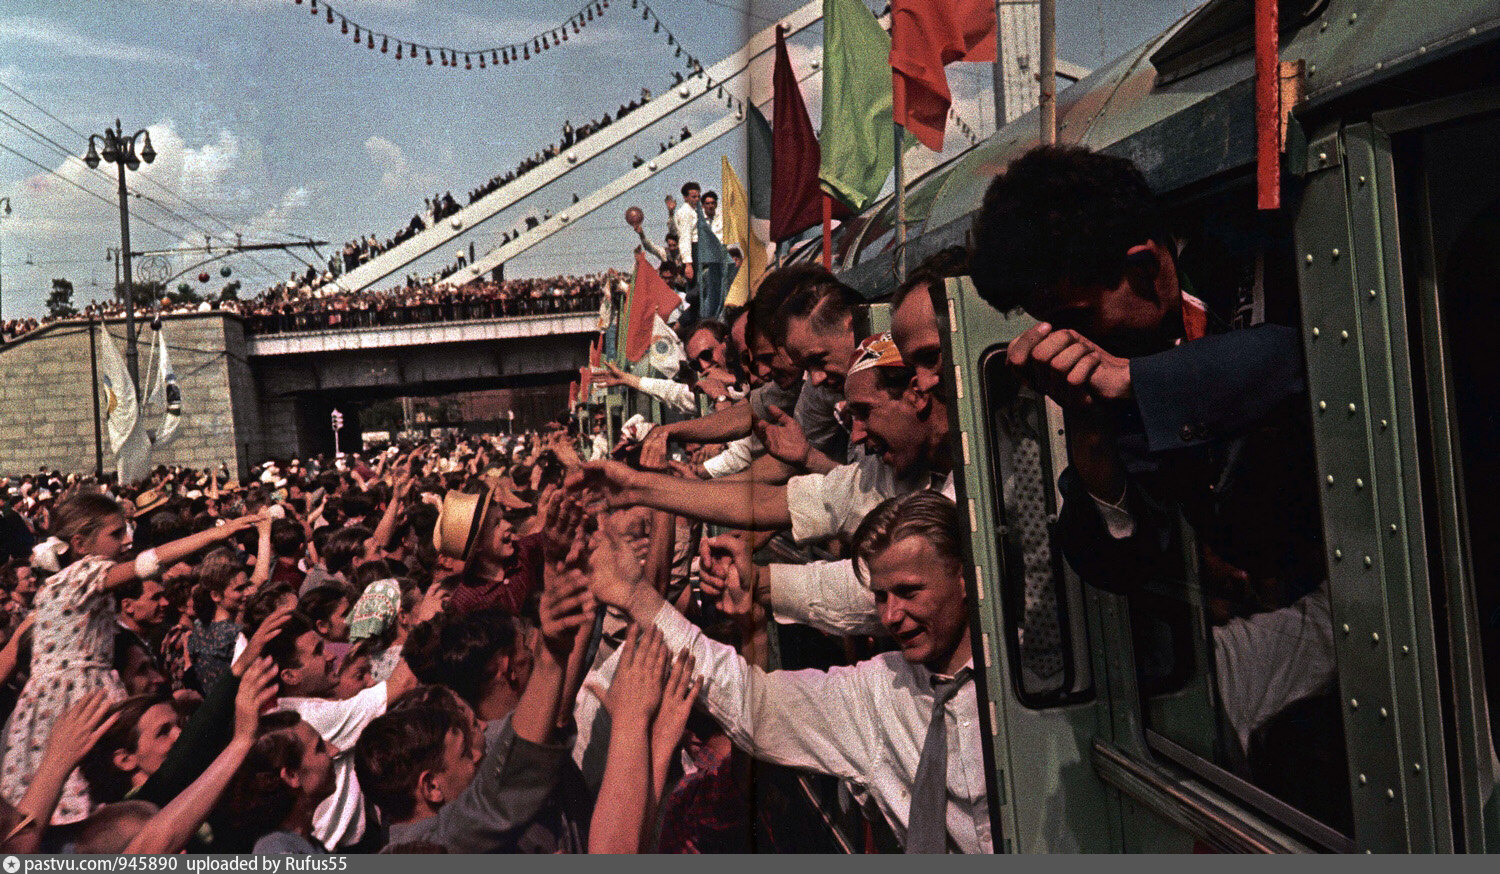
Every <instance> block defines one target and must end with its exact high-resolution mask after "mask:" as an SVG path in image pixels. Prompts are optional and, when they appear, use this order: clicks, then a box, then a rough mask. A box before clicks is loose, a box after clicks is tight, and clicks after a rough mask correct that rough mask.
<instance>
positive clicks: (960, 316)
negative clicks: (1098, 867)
mask: <svg viewBox="0 0 1500 874" xmlns="http://www.w3.org/2000/svg"><path fill="white" fill-rule="evenodd" d="M946 291H947V299H948V304H949V305H948V307H946V308H944V307H938V311H939V320H940V321H941V322H943V323H944V331H943V333H944V334H945V336H946V340H947V348H946V350H945V354H946V355H947V356H948V358H947V360H948V361H950V362H953V367H952V368H951V373H952V378H953V386H952V387H951V395H950V396H951V397H953V398H954V399H955V401H954V403H952V404H951V405H950V406H951V410H952V417H953V419H954V422H953V424H954V428H953V433H954V434H956V435H957V440H958V441H959V445H958V448H957V450H956V451H955V453H954V455H955V457H956V458H957V459H958V464H957V467H956V472H955V478H956V487H957V493H958V498H959V507H960V511H961V512H962V513H963V514H964V515H965V516H966V518H967V520H968V532H967V536H968V538H969V554H970V557H971V560H972V561H971V566H970V571H971V579H970V585H971V590H970V591H971V598H972V603H973V604H974V605H975V608H976V609H975V630H974V639H975V640H977V641H979V643H980V646H979V647H977V655H978V656H979V657H978V658H977V659H976V662H980V661H982V663H983V672H984V682H983V683H982V684H981V686H980V688H981V692H982V693H983V695H984V697H983V698H982V699H981V700H982V707H981V717H982V720H983V721H984V722H985V723H986V725H985V728H986V731H987V739H988V741H989V743H988V745H987V749H986V753H987V761H986V767H987V768H988V770H989V773H990V777H991V785H990V799H991V807H992V810H993V811H994V812H995V814H996V816H997V822H996V826H997V827H996V830H995V847H996V850H997V851H1005V852H1119V851H1120V850H1122V849H1125V848H1126V845H1125V844H1124V843H1123V841H1122V837H1121V833H1120V828H1119V817H1118V814H1117V811H1116V808H1115V805H1114V802H1113V801H1112V799H1111V798H1110V797H1109V796H1108V793H1107V791H1106V789H1105V787H1104V786H1103V785H1102V784H1101V783H1100V782H1099V781H1098V779H1097V778H1096V777H1095V775H1094V769H1093V765H1092V764H1091V758H1092V755H1093V744H1094V741H1095V739H1096V738H1097V737H1098V736H1100V735H1101V733H1102V734H1104V735H1106V736H1107V735H1108V734H1109V733H1110V732H1109V729H1108V727H1107V726H1102V725H1101V724H1100V721H1099V711H1098V709H1097V708H1096V697H1097V695H1098V694H1099V687H1098V684H1097V683H1096V682H1095V679H1094V673H1095V670H1096V663H1097V660H1091V655H1090V653H1091V650H1090V647H1089V642H1088V641H1089V631H1088V628H1087V619H1086V616H1085V609H1084V605H1083V594H1082V589H1081V587H1080V586H1079V584H1078V581H1077V578H1076V577H1075V576H1073V574H1072V573H1071V571H1069V570H1068V568H1067V566H1066V565H1065V564H1064V562H1063V561H1062V557H1061V555H1059V554H1057V553H1055V552H1054V551H1053V550H1052V549H1051V548H1050V544H1049V543H1048V525H1049V519H1050V518H1052V517H1053V516H1054V515H1055V513H1056V511H1057V506H1058V499H1057V494H1056V490H1055V488H1054V485H1053V484H1054V483H1055V481H1056V472H1057V471H1058V470H1059V469H1060V467H1059V462H1060V456H1059V446H1060V445H1061V444H1060V443H1059V442H1058V441H1057V440H1056V439H1055V435H1057V434H1058V433H1059V428H1060V423H1061V417H1060V413H1059V411H1058V410H1057V407H1056V405H1054V404H1051V403H1050V402H1048V401H1046V399H1045V398H1042V397H1040V396H1038V395H1036V394H1035V393H1033V392H1030V391H1029V390H1025V389H1023V388H1022V387H1021V386H1020V385H1019V384H1018V383H1017V382H1016V381H1015V380H1014V378H1013V377H1012V376H1011V374H1010V373H1009V372H1008V370H1007V369H1006V368H1005V366H1004V355H1005V345H1006V342H1007V341H1008V340H1010V339H1013V338H1014V337H1016V336H1018V335H1020V334H1021V333H1022V332H1023V331H1025V330H1026V329H1027V328H1029V327H1030V326H1031V325H1032V324H1034V323H1033V322H1032V321H1031V320H1030V319H1029V318H1027V317H1025V316H1018V317H1011V318H1007V317H1004V316H1001V315H999V314H997V313H996V312H995V311H994V310H993V309H991V308H990V307H989V306H988V305H986V304H985V303H984V302H983V301H982V300H980V299H979V297H978V296H977V295H976V294H975V293H974V289H973V285H972V283H970V282H969V281H968V280H967V279H962V280H951V281H950V282H949V283H948V288H947V289H946ZM945 309H946V312H945V311H944V310H945ZM1182 848H1186V847H1185V846H1184V847H1182Z"/></svg>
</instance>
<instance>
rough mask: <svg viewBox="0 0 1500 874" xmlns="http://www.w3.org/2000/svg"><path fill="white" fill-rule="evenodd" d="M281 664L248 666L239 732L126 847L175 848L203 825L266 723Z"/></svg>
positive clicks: (238, 709) (237, 716)
mask: <svg viewBox="0 0 1500 874" xmlns="http://www.w3.org/2000/svg"><path fill="white" fill-rule="evenodd" d="M275 678H276V665H275V663H274V662H273V661H272V660H271V658H270V657H269V656H268V657H266V658H263V659H261V660H259V661H257V662H256V663H255V664H253V665H251V666H250V669H249V670H247V671H246V672H245V679H244V680H243V681H242V682H241V683H240V689H239V693H238V694H236V695H235V698H234V736H233V737H232V738H231V739H230V741H229V743H228V745H226V746H225V747H224V751H223V752H221V753H219V755H218V756H217V757H216V758H215V759H214V760H213V762H212V763H211V764H210V765H209V766H208V767H207V768H206V769H204V771H203V773H202V774H201V775H200V776H199V777H198V779H196V780H194V781H193V783H192V785H191V786H188V788H187V789H185V790H183V791H182V793H181V794H179V795H178V796H177V797H176V798H173V799H172V800H171V801H170V802H169V803H168V804H167V806H166V807H163V808H162V809H161V810H160V811H159V812H158V813H157V814H156V815H155V816H153V817H151V819H150V820H149V821H148V822H147V823H146V826H145V828H143V829H142V830H141V831H140V833H139V834H137V835H136V836H135V837H134V838H133V839H132V840H131V841H130V843H129V844H128V845H127V846H126V847H125V852H127V853H175V852H177V851H179V850H181V849H182V847H183V845H184V844H186V843H187V841H188V838H190V837H192V835H193V833H194V832H196V831H197V830H198V827H199V826H201V825H203V821H204V820H205V819H207V818H208V814H209V813H210V812H211V811H212V810H213V808H214V805H215V804H217V803H218V802H219V797H220V796H222V795H223V794H224V790H225V789H226V788H228V786H229V781H230V780H232V779H233V778H234V772H235V771H237V770H239V767H240V765H241V764H242V763H243V762H244V761H245V757H246V756H248V755H249V754H250V748H251V747H252V746H254V745H255V733H256V730H257V728H258V727H259V725H260V713H261V711H262V710H264V709H265V708H266V707H267V706H269V705H270V703H271V701H272V700H274V699H275V698H276V682H275Z"/></svg>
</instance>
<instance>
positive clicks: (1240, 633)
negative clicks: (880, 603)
mask: <svg viewBox="0 0 1500 874" xmlns="http://www.w3.org/2000/svg"><path fill="white" fill-rule="evenodd" d="M1253 202H1254V201H1253V193H1252V191H1251V190H1250V189H1249V186H1248V182H1247V181H1245V180H1237V181H1235V182H1233V183H1230V184H1226V185H1225V186H1222V187H1220V188H1218V189H1216V190H1214V191H1210V192H1207V193H1199V194H1198V195H1196V196H1195V198H1194V199H1193V200H1192V201H1191V202H1184V203H1179V204H1174V208H1173V216H1172V218H1173V224H1174V227H1176V228H1177V229H1178V231H1179V232H1180V238H1179V255H1178V259H1177V262H1178V272H1179V274H1180V275H1181V276H1182V277H1183V284H1184V287H1185V290H1187V291H1190V292H1193V293H1195V294H1197V295H1198V296H1200V297H1204V298H1208V299H1210V304H1211V306H1210V309H1211V310H1212V311H1213V312H1215V313H1216V314H1227V316H1226V320H1232V321H1233V322H1236V323H1240V324H1236V325H1233V326H1232V327H1237V328H1238V327H1243V328H1246V329H1250V330H1255V329H1256V326H1257V325H1260V323H1262V322H1270V323H1272V324H1273V325H1281V326H1284V327H1282V328H1280V329H1274V328H1272V329H1270V330H1273V331H1274V330H1279V331H1280V333H1279V334H1278V336H1280V337H1282V338H1285V342H1287V343H1289V344H1290V345H1291V346H1292V347H1293V348H1294V347H1295V338H1296V331H1295V328H1294V327H1292V326H1295V325H1297V324H1298V323H1299V309H1298V293H1299V284H1300V283H1301V281H1302V278H1301V277H1299V276H1298V275H1297V270H1296V267H1295V266H1294V264H1295V254H1294V251H1293V250H1294V246H1293V231H1292V226H1291V223H1290V221H1288V220H1285V219H1281V220H1276V221H1272V222H1266V221H1264V220H1262V219H1261V218H1260V217H1258V216H1257V215H1256V214H1255V213H1254V211H1253V209H1251V208H1250V205H1251V204H1253ZM948 297H949V308H948V312H947V313H946V315H947V316H948V330H947V332H946V333H947V334H948V339H949V343H950V352H951V355H952V358H951V359H950V360H951V361H952V363H953V374H952V375H953V379H954V382H955V386H954V392H955V395H956V397H957V398H958V401H957V403H956V404H955V405H954V407H955V419H956V422H955V424H956V428H955V431H956V433H957V434H958V439H959V441H960V446H959V450H958V451H957V452H956V453H955V454H956V455H957V456H958V457H959V458H960V462H959V469H960V470H961V472H962V476H961V477H960V478H959V480H958V483H959V488H960V499H961V500H960V505H961V509H962V510H963V511H965V512H966V513H967V514H968V518H969V522H970V526H969V527H970V532H969V535H970V538H971V543H970V548H971V553H970V554H971V558H972V560H973V564H974V590H975V603H976V606H978V607H979V610H978V614H979V616H978V619H977V622H978V629H977V635H976V636H977V637H978V638H979V639H980V640H981V642H982V644H983V645H982V647H981V652H982V655H983V660H984V663H985V666H986V690H987V692H988V693H989V696H990V697H989V702H990V703H989V707H988V710H987V715H988V716H989V718H990V722H991V725H990V726H989V728H990V730H991V734H992V737H993V739H994V749H993V754H994V758H995V762H994V771H995V773H996V782H997V790H996V792H995V797H996V798H997V799H999V803H1000V805H1001V810H1000V812H999V816H1000V824H1001V831H1002V833H1003V835H1004V837H1005V838H1006V839H1008V840H1009V841H1010V842H1011V843H1009V844H1007V846H1011V847H1012V848H1014V849H1021V850H1025V849H1059V850H1061V849H1111V850H1124V851H1156V852H1161V851H1188V850H1192V849H1199V848H1202V849H1216V850H1229V851H1260V852H1274V851H1302V850H1333V851H1341V850H1350V849H1354V848H1355V846H1356V843H1355V839H1354V834H1355V829H1354V822H1353V820H1354V809H1353V806H1354V799H1353V798H1352V797H1351V791H1350V788H1349V787H1350V782H1351V777H1350V776H1349V774H1348V772H1347V770H1346V767H1347V758H1348V757H1347V755H1346V732H1345V726H1344V719H1343V710H1342V705H1341V700H1342V699H1341V694H1342V693H1341V691H1340V670H1341V669H1342V667H1343V664H1342V658H1340V659H1338V660H1336V659H1335V658H1334V652H1333V649H1334V638H1335V637H1336V636H1337V634H1336V631H1335V627H1334V618H1333V614H1331V613H1330V607H1329V605H1330V596H1329V594H1328V591H1329V586H1328V584H1327V583H1325V582H1324V581H1325V580H1327V579H1328V572H1327V569H1326V567H1325V562H1324V556H1323V546H1322V540H1321V538H1320V536H1319V535H1320V532H1321V530H1322V525H1321V520H1320V517H1319V511H1320V499H1321V497H1322V495H1321V494H1320V490H1319V489H1318V487H1317V486H1316V485H1315V480H1314V477H1315V475H1316V474H1315V472H1314V459H1313V456H1312V452H1311V449H1310V447H1309V445H1308V443H1309V440H1308V429H1309V428H1310V424H1309V421H1308V420H1309V416H1310V411H1309V410H1308V408H1307V401H1306V398H1305V396H1304V395H1303V394H1301V393H1300V392H1299V391H1297V390H1296V388H1295V387H1287V388H1285V389H1280V397H1281V398H1282V399H1281V400H1279V401H1277V402H1276V408H1277V411H1278V414H1277V416H1275V417H1273V420H1272V421H1270V422H1269V423H1268V424H1265V425H1261V424H1257V426H1256V427H1255V428H1253V429H1251V430H1250V432H1249V433H1248V434H1246V435H1244V436H1236V437H1235V438H1234V439H1233V440H1226V441H1220V443H1221V444H1222V445H1219V444H1215V448H1214V449H1213V450H1212V453H1213V454H1214V455H1213V457H1212V458H1211V459H1210V458H1205V457H1203V456H1206V455H1209V454H1210V453H1208V452H1202V453H1197V454H1193V453H1192V451H1191V450H1189V449H1185V450H1184V451H1185V452H1187V453H1188V454H1175V455H1168V456H1160V457H1167V458H1169V459H1170V461H1169V462H1167V463H1169V464H1171V465H1201V467H1202V469H1201V470H1199V469H1193V468H1190V470H1192V471H1193V473H1191V474H1189V475H1188V476H1186V477H1184V479H1187V480H1190V481H1191V482H1192V483H1193V484H1194V485H1195V487H1196V486H1197V485H1201V486H1203V487H1204V489H1206V491H1207V492H1216V497H1214V498H1211V499H1203V500H1201V502H1200V503H1201V504H1202V505H1201V506H1198V507H1196V510H1197V512H1196V514H1195V515H1192V519H1193V524H1191V525H1189V524H1188V523H1187V522H1186V521H1185V520H1179V522H1178V523H1177V524H1176V525H1175V527H1174V526H1173V525H1171V524H1170V521H1168V523H1167V528H1168V531H1167V532H1165V533H1164V537H1166V538H1167V539H1168V540H1169V541H1170V543H1169V544H1168V545H1167V546H1166V550H1165V558H1164V559H1160V560H1154V561H1153V563H1152V564H1151V566H1150V567H1149V569H1146V568H1144V566H1143V567H1142V568H1134V569H1132V570H1130V571H1123V570H1121V571H1116V570H1114V569H1113V568H1104V569H1103V573H1102V574H1100V576H1101V579H1100V580H1098V582H1099V584H1100V585H1099V586H1097V587H1096V586H1095V585H1080V582H1079V580H1078V578H1077V577H1076V576H1075V575H1074V571H1073V569H1072V567H1070V565H1069V564H1068V563H1067V562H1064V561H1063V560H1062V555H1061V550H1062V544H1061V543H1059V542H1057V541H1056V538H1055V537H1054V536H1053V535H1054V533H1055V531H1056V529H1055V523H1056V520H1057V518H1058V516H1057V514H1058V510H1059V506H1060V499H1059V493H1058V489H1057V486H1056V483H1057V481H1058V475H1059V473H1060V472H1061V471H1062V470H1063V468H1065V467H1066V465H1067V453H1066V434H1065V430H1064V423H1063V417H1062V415H1061V412H1060V410H1059V409H1058V408H1057V407H1056V406H1055V405H1053V404H1052V403H1051V402H1050V401H1046V400H1045V399H1043V398H1040V397H1037V396H1035V395H1034V394H1032V393H1031V392H1030V391H1029V390H1028V389H1026V388H1024V387H1022V386H1020V385H1019V384H1017V382H1016V381H1015V379H1014V377H1013V376H1012V375H1011V374H1010V373H1009V372H1008V369H1007V368H1006V366H1005V365H1004V361H1003V356H1004V349H1005V346H1006V343H1007V341H1009V340H1010V339H1012V338H1014V337H1016V336H1018V335H1019V334H1020V333H1021V332H1022V331H1024V330H1025V329H1026V328H1028V327H1030V325H1031V324H1032V323H1031V321H1030V320H1029V319H1027V318H1025V317H1012V318H1006V317H1002V316H1000V315H998V314H996V313H995V312H994V311H993V310H992V309H990V308H989V307H988V306H987V305H986V304H985V303H984V302H983V301H981V300H979V298H978V297H977V295H976V294H975V293H974V291H973V289H972V286H971V284H970V283H968V282H967V281H962V282H955V283H951V284H950V286H949V288H948ZM1222 327H1231V326H1227V325H1226V326H1222ZM1259 336H1261V337H1264V336H1265V334H1264V333H1262V334H1260V335H1259ZM1198 348H1203V347H1198ZM1277 348H1280V347H1277ZM1231 364H1232V362H1231ZM1209 369H1212V368H1209ZM1231 369H1232V368H1231ZM1291 370H1293V371H1295V370H1297V368H1295V367H1293V368H1291ZM1287 381H1288V382H1289V383H1290V382H1294V381H1295V380H1291V379H1289V380H1287ZM1203 428H1204V426H1201V425H1200V426H1198V427H1197V429H1196V430H1199V431H1201V430H1203ZM1197 439H1198V438H1197V437H1194V436H1191V435H1185V436H1183V437H1182V440H1184V441H1190V442H1191V441H1196V440H1197ZM1210 469H1212V470H1215V471H1218V473H1215V476H1218V477H1219V479H1218V481H1214V479H1213V478H1211V477H1210V478H1207V479H1204V478H1202V477H1200V476H1197V474H1199V473H1202V472H1203V471H1206V470H1210ZM1204 489H1198V491H1199V493H1200V494H1201V493H1203V492H1204ZM1216 490H1217V491H1216ZM1200 534H1202V535H1203V536H1202V537H1200V536H1199V535H1200ZM1340 555H1342V552H1341V553H1340ZM1094 573H1099V569H1097V568H1096V569H1094ZM1111 575H1115V576H1118V577H1119V579H1110V580H1105V579H1103V577H1109V576H1111ZM1114 583H1119V584H1120V585H1112V584H1114ZM1111 591H1120V592H1122V594H1111Z"/></svg>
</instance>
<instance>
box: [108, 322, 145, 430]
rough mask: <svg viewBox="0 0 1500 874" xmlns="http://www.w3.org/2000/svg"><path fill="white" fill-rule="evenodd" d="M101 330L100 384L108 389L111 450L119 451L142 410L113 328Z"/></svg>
mask: <svg viewBox="0 0 1500 874" xmlns="http://www.w3.org/2000/svg"><path fill="white" fill-rule="evenodd" d="M101 327H102V328H103V329H102V330H101V331H100V332H99V333H100V334H101V335H102V336H101V337H100V342H99V351H100V356H99V357H100V361H99V382H100V384H101V387H102V388H103V389H104V421H105V423H106V424H107V425H108V426H109V448H110V451H111V452H119V451H120V447H122V446H124V445H125V441H126V440H127V439H129V437H130V434H131V432H132V431H134V430H135V425H136V420H137V419H139V418H140V407H139V406H138V405H137V403H136V398H135V383H134V382H132V381H131V379H130V371H129V370H127V369H126V368H125V357H124V356H123V355H121V354H120V348H119V347H118V346H116V345H115V338H114V337H112V336H110V333H109V329H108V328H107V327H103V326H101Z"/></svg>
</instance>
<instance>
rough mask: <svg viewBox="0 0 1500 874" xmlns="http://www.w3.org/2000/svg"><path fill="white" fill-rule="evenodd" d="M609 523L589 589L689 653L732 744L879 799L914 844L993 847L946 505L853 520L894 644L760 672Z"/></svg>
mask: <svg viewBox="0 0 1500 874" xmlns="http://www.w3.org/2000/svg"><path fill="white" fill-rule="evenodd" d="M616 527H618V526H617V525H616V524H614V520H607V521H606V523H605V533H604V534H603V535H601V537H600V538H599V539H598V540H597V541H596V543H597V549H596V551H595V553H594V558H593V568H594V573H593V577H592V579H591V581H590V586H591V587H592V588H593V591H594V594H595V597H597V598H598V599H599V600H601V601H603V602H605V603H607V604H611V605H614V606H616V607H619V608H620V609H623V610H625V611H626V612H627V613H629V614H630V616H631V618H632V619H634V620H635V621H636V622H639V623H642V624H646V623H651V624H654V625H656V627H657V628H658V629H660V630H661V632H662V634H663V635H664V636H665V638H666V641H667V643H668V645H669V646H670V647H671V648H672V649H674V650H682V649H687V650H689V651H691V652H692V654H693V656H694V658H695V660H696V667H695V669H694V670H695V673H697V674H698V675H699V676H701V677H703V678H704V687H703V688H704V691H703V698H702V701H703V703H704V704H705V705H706V706H707V708H708V710H709V712H710V713H711V714H712V715H713V716H714V718H715V719H717V720H718V721H719V722H720V724H722V725H723V726H724V729H725V731H726V732H727V733H728V734H729V736H730V738H731V739H732V740H733V741H734V742H735V743H736V744H737V745H738V746H740V747H742V748H744V749H745V750H747V751H748V752H750V753H751V754H752V755H754V756H756V757H757V758H760V759H764V760H766V761H770V762H775V763H778V764H783V765H788V766H791V767H796V768H805V769H808V770H813V771H817V772H819V773H823V774H829V775H831V776H834V777H838V778H840V779H841V780H843V781H845V782H846V783H848V784H849V785H851V786H852V787H854V788H855V791H856V793H857V794H858V795H859V796H861V798H862V800H868V801H870V802H873V803H874V805H875V806H876V807H878V808H879V809H880V811H881V812H882V814H884V816H885V817H886V819H887V821H888V822H889V823H890V825H891V827H892V829H893V830H894V831H895V833H896V835H897V837H898V838H900V839H902V840H903V842H905V843H906V845H907V850H908V852H942V851H943V850H944V849H945V848H946V849H950V850H958V851H961V852H968V853H982V852H992V851H993V849H994V846H993V838H992V836H991V826H990V821H989V809H988V805H987V797H986V795H987V789H986V783H985V770H984V757H983V753H982V733H981V731H980V725H979V709H978V703H977V699H976V697H975V689H974V681H973V655H972V652H971V648H970V639H969V612H968V603H967V596H966V593H965V589H964V582H963V570H962V568H963V564H962V557H961V549H962V547H961V545H960V538H959V520H958V510H957V508H956V507H955V506H954V504H953V502H952V501H949V500H948V499H947V498H944V497H943V496H941V495H939V494H937V493H936V492H932V491H927V490H923V491H920V492H916V493H913V494H909V495H906V496H904V497H901V498H893V499H891V500H889V501H886V502H885V503H883V504H881V505H880V506H879V507H877V508H875V509H874V510H873V511H871V513H870V514H869V516H868V517H867V518H866V519H865V520H864V522H862V523H861V525H860V527H859V530H858V531H857V533H856V535H855V554H856V555H857V556H858V557H859V560H860V561H861V563H862V566H863V567H865V568H867V569H868V578H869V585H870V587H871V588H872V589H873V590H874V592H875V598H876V601H877V603H878V605H879V611H880V619H881V623H882V624H883V625H884V626H885V628H886V630H887V631H888V632H889V633H890V634H891V636H892V637H893V638H894V639H895V640H896V642H897V644H898V646H899V647H900V650H899V652H890V653H885V654H883V655H880V656H877V657H875V658H873V659H870V660H868V661H864V662H860V663H859V664H856V665H853V666H849V667H839V668H834V669H833V670H831V671H828V672H823V671H815V670H806V671H773V672H770V673H767V672H765V671H762V670H760V669H759V668H756V667H753V666H752V665H750V664H749V663H748V662H746V661H745V659H744V658H742V657H741V656H740V655H739V654H738V653H737V652H736V651H735V650H734V648H733V647H731V646H728V645H726V644H722V643H718V642H716V641H713V640H711V639H709V638H708V637H706V636H704V635H703V633H702V632H701V631H700V630H699V629H698V628H697V627H696V626H694V625H693V624H692V623H691V622H689V621H688V620H687V619H686V618H685V617H684V616H683V615H682V614H681V613H679V612H677V610H676V609H675V608H674V607H672V606H671V605H669V604H667V603H666V602H665V601H664V600H663V599H662V597H661V595H659V594H658V593H657V592H656V590H655V589H654V588H652V586H651V585H650V583H649V582H648V581H646V580H644V579H643V577H642V574H641V571H640V565H639V563H638V562H637V561H636V560H635V558H634V556H633V554H632V552H631V550H630V546H629V544H628V543H627V542H625V540H624V538H623V536H621V534H620V533H619V532H617V531H615V530H613V529H614V528H616ZM746 561H747V560H746ZM748 572H749V571H748V566H742V567H739V568H736V569H735V571H732V572H731V573H735V574H740V575H744V574H746V573H748Z"/></svg>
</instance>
